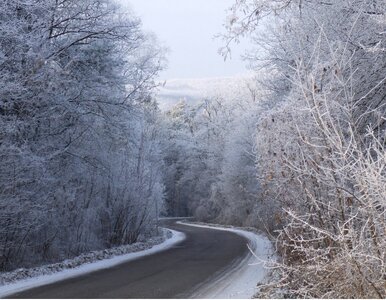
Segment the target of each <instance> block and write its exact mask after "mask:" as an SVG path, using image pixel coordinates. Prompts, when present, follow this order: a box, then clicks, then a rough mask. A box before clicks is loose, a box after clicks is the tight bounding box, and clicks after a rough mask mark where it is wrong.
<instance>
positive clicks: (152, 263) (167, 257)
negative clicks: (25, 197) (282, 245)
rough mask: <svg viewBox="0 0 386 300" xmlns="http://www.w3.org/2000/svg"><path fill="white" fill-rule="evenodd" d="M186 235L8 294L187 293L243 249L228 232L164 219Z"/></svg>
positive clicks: (220, 271) (132, 295)
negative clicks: (163, 246)
mask: <svg viewBox="0 0 386 300" xmlns="http://www.w3.org/2000/svg"><path fill="white" fill-rule="evenodd" d="M165 227H168V228H170V229H174V230H177V231H181V232H183V233H185V234H186V239H185V240H184V241H182V242H181V243H179V244H176V245H175V246H174V247H172V248H171V249H168V250H165V251H163V252H159V253H156V254H154V255H150V256H145V257H143V258H140V259H137V260H134V261H130V262H127V263H123V264H120V265H118V266H115V267H112V268H109V269H103V270H99V271H96V272H92V273H88V274H86V275H82V276H79V277H74V278H70V279H66V280H63V281H59V282H56V283H53V284H49V285H45V286H40V287H37V288H34V289H30V290H26V291H23V292H20V293H17V294H14V295H10V296H8V297H7V298H30V299H31V298H32V299H36V298H43V299H47V298H67V299H68V298H83V299H84V298H153V299H154V298H190V297H192V296H193V295H194V293H195V292H197V290H199V289H200V286H203V285H205V286H208V284H210V282H211V281H213V282H214V280H215V279H216V278H218V277H219V276H221V275H222V274H224V273H226V272H227V270H229V268H230V267H231V266H232V265H235V264H237V262H238V261H240V260H241V259H242V258H243V257H245V255H247V253H248V249H247V240H246V239H244V238H243V237H241V236H239V235H236V234H235V233H232V232H227V231H219V230H214V229H208V228H197V227H190V226H186V225H183V224H176V223H175V222H174V221H173V222H172V221H169V222H168V223H167V224H165Z"/></svg>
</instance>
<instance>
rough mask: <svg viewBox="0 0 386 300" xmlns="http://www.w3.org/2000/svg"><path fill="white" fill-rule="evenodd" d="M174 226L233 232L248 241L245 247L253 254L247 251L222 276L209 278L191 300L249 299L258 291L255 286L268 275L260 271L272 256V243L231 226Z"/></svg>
mask: <svg viewBox="0 0 386 300" xmlns="http://www.w3.org/2000/svg"><path fill="white" fill-rule="evenodd" d="M177 223H180V224H184V225H188V226H194V227H202V228H210V229H216V230H224V231H230V232H234V233H236V234H238V235H240V236H242V237H245V238H246V239H247V240H248V241H249V248H250V250H251V251H252V252H253V254H252V252H249V254H248V255H247V256H245V257H244V258H243V259H241V260H239V261H237V262H235V264H234V265H232V266H231V267H230V268H229V269H228V270H226V271H225V272H224V273H223V274H221V275H219V276H217V277H215V278H211V279H209V280H208V283H207V284H203V285H202V286H200V287H199V288H198V289H197V291H195V292H194V293H193V296H192V298H207V299H208V298H209V299H251V298H252V297H253V296H254V295H255V294H256V293H257V292H258V288H257V283H258V282H262V281H263V280H264V279H265V277H266V275H267V274H268V270H267V269H265V268H264V262H266V261H269V260H270V259H271V257H272V253H273V249H272V244H271V242H270V241H269V240H268V238H266V237H265V236H263V235H261V234H257V233H254V232H250V231H246V230H242V229H238V228H234V227H229V228H225V227H217V226H213V225H209V224H208V225H201V224H192V223H185V222H177Z"/></svg>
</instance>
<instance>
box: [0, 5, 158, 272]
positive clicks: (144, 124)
mask: <svg viewBox="0 0 386 300" xmlns="http://www.w3.org/2000/svg"><path fill="white" fill-rule="evenodd" d="M0 20H1V22H0V128H1V130H0V271H4V270H11V269H14V268H16V267H28V266H32V265H37V264H40V263H42V262H50V261H57V260H59V259H64V258H68V257H72V256H75V255H77V254H79V253H82V252H85V251H89V250H95V249H104V248H107V247H112V246H114V245H121V244H126V243H132V242H135V241H136V240H137V238H138V237H139V235H140V234H142V235H149V234H150V235H151V234H154V233H155V219H156V214H158V210H159V208H160V207H161V205H162V201H163V181H162V177H161V168H162V165H163V161H162V157H161V153H160V151H161V147H160V146H159V144H160V136H159V135H158V134H157V132H158V131H159V126H158V125H157V123H158V122H159V116H158V109H157V106H156V104H155V103H154V101H153V100H152V92H153V89H154V87H155V83H154V79H155V76H156V75H157V74H158V72H159V71H160V70H161V68H162V65H163V50H162V49H161V48H159V47H158V46H157V44H156V42H155V41H154V39H153V38H152V37H151V36H148V35H146V34H144V33H143V32H142V30H141V23H140V20H139V19H137V18H136V17H134V16H132V15H130V14H123V13H121V10H120V8H119V7H117V6H116V5H115V4H113V3H112V1H109V0H25V1H13V0H12V1H11V0H4V1H1V3H0Z"/></svg>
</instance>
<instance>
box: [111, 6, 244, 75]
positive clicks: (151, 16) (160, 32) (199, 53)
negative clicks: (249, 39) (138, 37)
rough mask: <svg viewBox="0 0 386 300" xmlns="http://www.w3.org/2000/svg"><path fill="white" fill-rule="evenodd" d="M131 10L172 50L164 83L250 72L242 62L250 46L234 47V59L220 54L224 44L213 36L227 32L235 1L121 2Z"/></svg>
mask: <svg viewBox="0 0 386 300" xmlns="http://www.w3.org/2000/svg"><path fill="white" fill-rule="evenodd" d="M117 1H118V2H120V3H122V4H123V5H124V6H127V5H128V6H129V7H131V8H132V9H133V11H134V13H135V14H136V15H137V16H139V17H140V18H141V19H142V22H143V27H144V29H145V30H146V31H152V32H154V33H155V34H156V35H157V36H158V39H159V40H160V42H161V44H162V45H165V46H167V47H168V48H169V50H170V53H169V55H168V60H169V64H168V65H169V66H168V69H167V70H166V71H164V72H163V73H162V74H161V79H172V78H205V77H224V76H234V75H239V74H242V73H245V72H247V69H246V67H245V65H246V63H245V62H243V61H242V60H241V59H240V55H241V54H242V53H244V50H245V49H246V47H248V44H247V43H246V42H244V43H242V44H240V45H238V46H237V47H236V46H234V48H233V51H232V59H231V60H227V61H226V62H224V59H223V58H222V57H221V56H220V55H219V54H218V53H217V51H218V48H219V47H220V46H222V42H221V41H220V40H218V39H216V40H215V39H214V38H213V36H214V35H215V34H217V33H219V32H223V27H222V24H223V23H224V20H225V17H226V12H225V10H226V9H227V8H228V7H230V6H231V5H232V3H233V2H234V0H117Z"/></svg>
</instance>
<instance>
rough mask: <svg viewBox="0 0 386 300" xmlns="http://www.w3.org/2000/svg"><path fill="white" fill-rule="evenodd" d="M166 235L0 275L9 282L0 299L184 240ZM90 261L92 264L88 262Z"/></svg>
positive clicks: (0, 288)
mask: <svg viewBox="0 0 386 300" xmlns="http://www.w3.org/2000/svg"><path fill="white" fill-rule="evenodd" d="M167 231H169V232H171V236H170V237H169V238H167V239H166V240H165V238H163V239H162V238H155V239H151V240H150V241H148V242H147V243H136V244H132V245H127V246H121V247H117V248H114V249H107V250H102V251H93V252H90V253H88V254H84V255H81V256H78V257H76V258H74V259H68V260H66V261H64V262H62V263H57V264H52V265H47V266H42V267H38V268H33V269H28V270H27V269H19V270H16V271H13V272H9V273H3V274H0V280H1V281H2V282H3V284H4V283H9V282H12V283H9V284H5V285H2V286H0V297H1V298H3V297H6V296H8V295H11V294H14V293H17V292H21V291H24V290H28V289H31V288H34V287H38V286H42V285H46V284H50V283H53V282H56V281H60V280H64V279H68V278H71V277H76V276H80V275H83V274H86V273H90V272H93V271H97V270H100V269H106V268H110V267H113V266H115V265H119V264H121V263H125V262H128V261H131V260H135V259H138V258H141V257H144V256H147V255H151V254H154V253H156V252H160V251H164V250H166V249H169V248H171V247H172V246H174V245H175V244H177V243H179V242H181V241H183V240H184V239H185V234H183V233H182V232H178V231H174V230H170V229H167ZM122 251H124V252H125V253H126V254H124V255H119V254H122ZM116 255H118V256H116ZM90 260H91V261H92V262H90ZM31 276H34V277H32V278H29V279H22V280H20V278H23V277H24V278H25V277H31Z"/></svg>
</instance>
